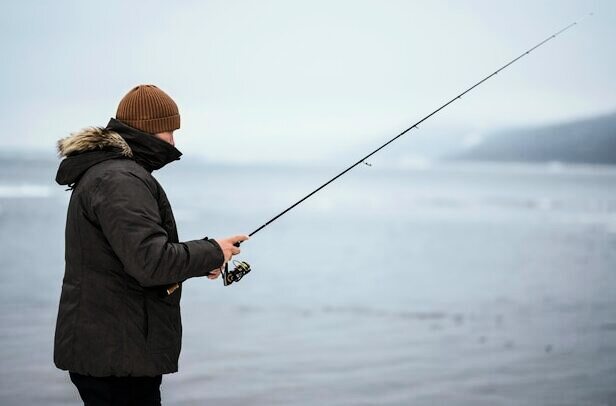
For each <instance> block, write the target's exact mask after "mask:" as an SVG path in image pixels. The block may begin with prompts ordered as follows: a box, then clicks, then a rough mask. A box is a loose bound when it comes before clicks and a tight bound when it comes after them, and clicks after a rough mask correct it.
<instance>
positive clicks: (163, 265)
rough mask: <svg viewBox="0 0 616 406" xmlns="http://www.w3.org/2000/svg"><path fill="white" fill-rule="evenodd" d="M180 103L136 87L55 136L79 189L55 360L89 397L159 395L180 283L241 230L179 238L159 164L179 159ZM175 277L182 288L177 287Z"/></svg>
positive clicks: (171, 367)
mask: <svg viewBox="0 0 616 406" xmlns="http://www.w3.org/2000/svg"><path fill="white" fill-rule="evenodd" d="M178 128H180V115H179V112H178V108H177V105H176V104H175V102H174V101H173V100H172V99H171V98H170V97H169V96H168V95H167V94H166V93H165V92H163V91H162V90H160V89H159V88H157V87H156V86H153V85H141V86H137V87H135V88H133V89H132V90H130V91H129V92H128V94H126V96H124V98H123V99H122V100H121V101H120V104H119V106H118V109H117V114H116V118H115V119H114V118H112V119H111V121H109V124H108V125H107V127H106V128H96V127H90V128H86V129H84V130H82V131H80V132H78V133H75V134H72V135H71V136H70V137H67V138H64V139H61V140H59V141H58V151H59V153H60V155H61V156H64V157H65V158H64V159H63V160H62V162H61V163H60V167H59V169H58V173H57V176H56V181H57V182H58V183H59V184H61V185H68V186H69V188H70V189H71V190H72V194H71V199H70V203H69V206H68V213H67V221H66V239H65V244H66V254H65V259H66V269H65V274H64V280H63V284H62V294H61V297H60V306H59V310H58V319H57V323H56V332H55V345H54V362H55V364H56V366H57V367H58V368H60V369H63V370H67V371H69V373H70V378H71V380H72V382H73V383H74V384H75V386H77V389H78V390H79V393H80V395H81V398H82V399H83V401H84V404H86V405H160V383H161V379H162V374H167V373H172V372H176V371H177V370H178V357H179V354H180V348H181V336H182V324H181V320H180V297H181V293H182V289H181V283H182V282H183V281H185V280H187V279H189V278H192V277H197V276H207V277H208V278H210V279H216V278H217V277H218V276H219V275H220V272H221V268H222V267H223V266H224V264H225V263H226V262H228V261H229V260H230V259H231V257H232V256H233V255H236V254H238V253H239V252H240V250H239V248H237V247H236V246H234V244H235V243H237V242H240V241H244V240H246V239H248V237H247V236H244V235H238V236H235V237H230V238H224V239H218V240H215V239H210V238H207V237H205V238H203V239H201V240H193V241H185V242H179V240H178V234H177V229H176V224H175V220H174V218H173V213H172V211H171V206H170V204H169V201H168V200H167V197H166V195H165V192H164V190H163V188H162V186H161V185H160V184H159V183H158V181H157V180H156V179H155V178H154V177H153V176H152V171H154V170H157V169H160V168H162V167H163V166H165V165H166V164H168V163H170V162H173V161H175V160H178V159H180V156H181V155H182V153H181V152H180V151H178V150H177V149H176V148H175V146H174V145H175V143H174V139H173V132H174V130H177V129H178ZM178 286H179V287H178Z"/></svg>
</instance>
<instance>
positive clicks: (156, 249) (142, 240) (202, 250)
mask: <svg viewBox="0 0 616 406" xmlns="http://www.w3.org/2000/svg"><path fill="white" fill-rule="evenodd" d="M91 208H92V211H93V213H94V215H95V216H96V218H97V220H98V222H99V224H100V227H101V229H102V231H103V234H104V235H105V237H106V238H107V240H108V242H109V244H110V245H111V248H112V249H113V251H114V253H115V254H116V255H117V256H118V258H119V259H120V261H121V262H122V264H123V265H124V270H125V271H126V272H127V273H128V274H130V275H131V276H132V277H134V278H135V279H136V280H137V281H138V282H139V284H141V285H142V286H144V287H147V286H158V285H167V284H172V283H175V282H182V281H184V280H186V279H188V278H192V277H196V276H205V275H207V274H209V273H210V271H212V270H214V269H217V268H220V267H221V266H222V265H223V263H224V255H223V253H222V250H221V248H220V246H219V245H218V243H216V242H215V241H214V240H209V239H208V238H207V237H206V238H204V239H202V240H193V241H185V242H179V243H173V242H169V237H168V234H167V232H166V231H165V229H164V228H163V227H162V220H161V217H160V212H159V208H158V203H157V200H156V198H155V197H154V195H153V192H152V191H151V189H150V187H148V185H147V183H146V181H144V180H143V179H141V178H140V177H139V176H137V175H136V174H134V173H131V172H128V171H126V172H125V171H121V172H118V171H114V172H108V173H105V174H104V175H103V176H102V177H101V179H100V182H99V183H98V184H97V186H96V187H95V189H94V191H93V194H92V197H91Z"/></svg>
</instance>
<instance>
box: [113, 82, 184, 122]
mask: <svg viewBox="0 0 616 406" xmlns="http://www.w3.org/2000/svg"><path fill="white" fill-rule="evenodd" d="M116 119H117V120H119V121H121V122H123V123H124V124H127V125H129V126H131V127H133V128H136V129H138V130H141V131H144V132H146V133H150V134H155V133H162V132H166V131H173V130H177V129H178V128H180V113H179V111H178V106H177V105H176V104H175V102H174V101H173V99H171V97H169V95H167V93H165V92H163V91H162V90H160V89H159V88H157V87H156V86H154V85H139V86H136V87H134V88H132V89H131V90H130V91H129V92H128V93H127V94H126V96H124V98H122V100H120V104H119V105H118V112H117V113H116Z"/></svg>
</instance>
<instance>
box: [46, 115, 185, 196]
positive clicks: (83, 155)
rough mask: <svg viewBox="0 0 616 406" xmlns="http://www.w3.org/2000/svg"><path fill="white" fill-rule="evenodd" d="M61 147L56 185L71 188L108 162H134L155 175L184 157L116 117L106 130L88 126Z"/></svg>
mask: <svg viewBox="0 0 616 406" xmlns="http://www.w3.org/2000/svg"><path fill="white" fill-rule="evenodd" d="M57 148H58V155H59V156H60V157H64V159H63V160H62V162H60V167H59V168H58V172H57V174H56V182H57V183H58V184H60V185H69V187H70V188H71V189H72V188H74V186H75V183H76V182H77V181H78V180H79V178H80V177H81V176H82V175H83V174H84V173H85V172H86V171H87V170H88V169H89V168H90V167H92V166H94V165H96V164H98V163H100V162H103V161H106V160H108V159H118V158H126V159H133V160H134V161H136V162H137V163H138V164H140V165H141V166H143V167H144V168H145V169H146V170H147V171H149V172H152V171H153V170H156V169H160V168H162V167H163V166H165V165H166V164H168V163H170V162H173V161H175V160H178V159H180V156H181V155H182V153H181V152H180V151H179V150H178V149H176V148H175V147H174V146H173V145H171V144H169V143H167V142H165V141H163V140H160V139H158V138H156V137H154V136H153V135H152V134H148V133H145V132H143V131H140V130H137V129H135V128H133V127H130V126H128V125H126V124H124V123H122V122H120V121H118V120H116V119H114V118H112V119H111V120H110V121H109V124H108V125H107V127H105V128H102V127H87V128H84V129H83V130H81V131H78V132H76V133H72V134H71V135H70V136H68V137H66V138H62V139H60V140H58V142H57Z"/></svg>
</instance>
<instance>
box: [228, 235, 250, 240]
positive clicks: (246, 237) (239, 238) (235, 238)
mask: <svg viewBox="0 0 616 406" xmlns="http://www.w3.org/2000/svg"><path fill="white" fill-rule="evenodd" d="M249 238H250V237H248V236H247V235H245V234H240V235H236V236H233V237H231V238H230V239H231V240H232V241H233V242H242V241H246V240H247V239H249Z"/></svg>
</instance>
